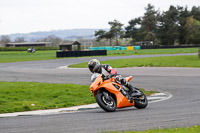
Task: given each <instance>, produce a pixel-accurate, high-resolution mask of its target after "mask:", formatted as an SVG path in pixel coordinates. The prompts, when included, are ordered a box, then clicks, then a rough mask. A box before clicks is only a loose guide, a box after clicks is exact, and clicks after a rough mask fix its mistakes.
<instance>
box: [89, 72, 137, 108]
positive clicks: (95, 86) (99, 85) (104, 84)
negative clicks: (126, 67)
mask: <svg viewBox="0 0 200 133" xmlns="http://www.w3.org/2000/svg"><path fill="white" fill-rule="evenodd" d="M132 78H133V76H129V77H126V78H124V79H125V80H126V81H130V80H131V79H132ZM114 85H117V86H119V87H120V88H119V89H117V88H116V87H115V86H114ZM102 89H105V90H107V91H108V92H110V93H111V94H113V95H114V96H115V99H116V102H117V108H124V107H131V106H134V105H135V102H134V101H133V102H132V103H130V101H129V100H128V99H127V98H126V97H125V96H124V95H123V94H122V93H121V92H120V90H121V89H122V85H120V84H118V83H116V82H115V80H114V79H113V78H111V79H108V80H105V81H103V79H102V75H99V76H98V77H97V78H96V80H95V81H94V82H93V83H92V84H91V86H90V92H91V93H93V96H94V97H96V94H97V92H98V91H99V90H102Z"/></svg>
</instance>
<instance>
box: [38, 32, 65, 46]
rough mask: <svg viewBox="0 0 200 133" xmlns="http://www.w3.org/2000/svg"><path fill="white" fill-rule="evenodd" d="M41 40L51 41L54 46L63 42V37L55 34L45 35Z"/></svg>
mask: <svg viewBox="0 0 200 133" xmlns="http://www.w3.org/2000/svg"><path fill="white" fill-rule="evenodd" d="M39 41H43V42H51V43H52V45H53V46H57V45H58V44H60V43H61V42H62V39H61V38H59V37H57V36H55V35H49V36H48V37H45V38H43V39H41V40H39Z"/></svg>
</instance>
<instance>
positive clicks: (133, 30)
mask: <svg viewBox="0 0 200 133" xmlns="http://www.w3.org/2000/svg"><path fill="white" fill-rule="evenodd" d="M128 23H129V25H128V26H127V27H125V30H126V31H125V36H124V37H125V38H132V41H140V40H141V39H140V37H139V35H138V32H139V25H141V18H140V17H139V18H135V19H132V20H130V21H129V22H128Z"/></svg>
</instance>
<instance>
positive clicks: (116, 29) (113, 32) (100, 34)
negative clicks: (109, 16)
mask: <svg viewBox="0 0 200 133" xmlns="http://www.w3.org/2000/svg"><path fill="white" fill-rule="evenodd" d="M108 24H109V25H110V26H111V27H110V30H109V31H108V32H106V31H105V30H98V31H96V32H95V36H96V37H97V41H100V40H102V39H109V40H110V46H111V45H112V39H115V40H116V45H119V43H118V39H119V38H122V37H123V35H124V34H123V33H124V32H123V30H122V26H123V24H121V23H120V22H119V21H117V20H114V21H110V22H108Z"/></svg>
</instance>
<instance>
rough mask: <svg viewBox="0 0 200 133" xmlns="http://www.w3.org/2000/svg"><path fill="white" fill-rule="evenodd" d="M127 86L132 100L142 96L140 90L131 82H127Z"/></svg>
mask: <svg viewBox="0 0 200 133" xmlns="http://www.w3.org/2000/svg"><path fill="white" fill-rule="evenodd" d="M125 86H126V87H127V88H128V92H129V94H130V97H131V98H133V99H135V98H138V97H141V96H142V93H141V92H140V90H137V89H136V88H135V87H133V86H132V85H131V84H130V83H129V82H126V84H125Z"/></svg>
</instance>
